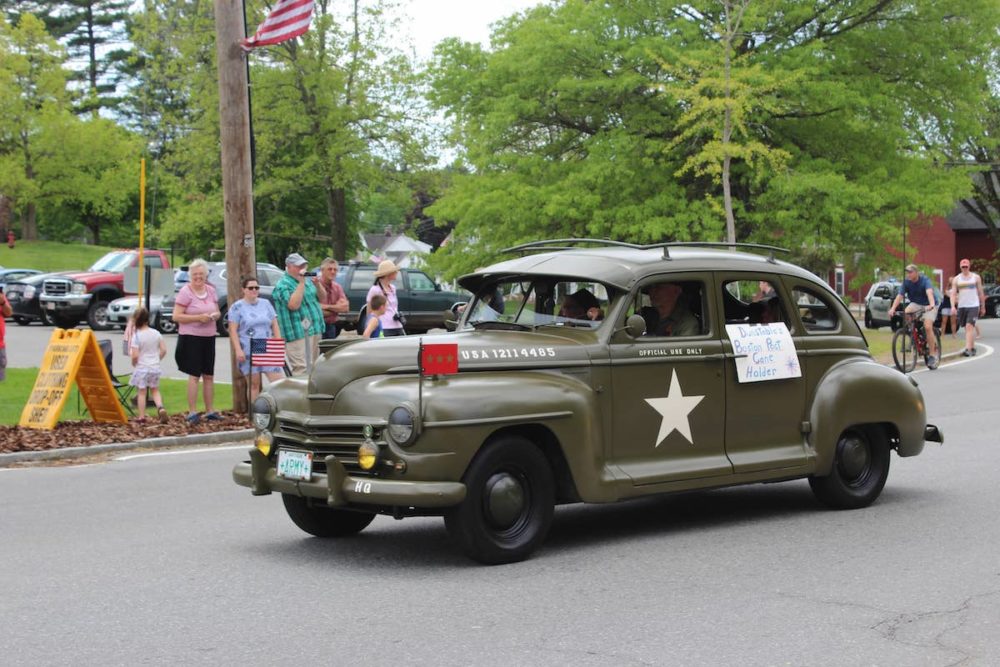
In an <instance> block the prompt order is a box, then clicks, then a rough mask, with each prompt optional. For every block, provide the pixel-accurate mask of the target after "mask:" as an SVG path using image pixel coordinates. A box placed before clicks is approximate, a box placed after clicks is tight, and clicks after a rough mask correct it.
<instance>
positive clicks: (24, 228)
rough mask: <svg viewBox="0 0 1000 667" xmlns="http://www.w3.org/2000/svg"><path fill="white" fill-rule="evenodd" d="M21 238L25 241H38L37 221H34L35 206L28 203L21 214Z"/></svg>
mask: <svg viewBox="0 0 1000 667" xmlns="http://www.w3.org/2000/svg"><path fill="white" fill-rule="evenodd" d="M21 238H23V239H24V240H25V241H37V240H38V220H36V219H35V204H34V203H33V202H32V203H29V204H28V205H27V206H26V207H25V208H24V213H22V214H21Z"/></svg>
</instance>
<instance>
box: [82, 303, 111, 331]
mask: <svg viewBox="0 0 1000 667" xmlns="http://www.w3.org/2000/svg"><path fill="white" fill-rule="evenodd" d="M87 324H88V325H90V328H91V329H93V330H94V331H107V330H108V329H110V328H111V322H110V320H108V302H107V301H104V300H101V299H99V300H96V301H94V302H92V303H91V304H90V308H88V309H87Z"/></svg>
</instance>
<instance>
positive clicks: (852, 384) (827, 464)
mask: <svg viewBox="0 0 1000 667" xmlns="http://www.w3.org/2000/svg"><path fill="white" fill-rule="evenodd" d="M810 424H811V427H812V428H811V433H810V438H809V441H810V444H811V445H812V447H813V448H814V450H815V452H816V473H817V474H819V475H826V474H828V473H829V471H830V469H831V467H832V465H833V456H834V452H835V449H836V445H837V441H838V439H839V438H840V435H841V434H842V433H843V432H844V431H845V430H846V429H847V428H849V427H851V426H855V425H860V424H883V425H886V426H888V427H889V428H890V430H891V435H897V436H898V438H899V442H898V443H897V444H896V449H897V453H898V454H899V455H900V456H916V455H917V454H919V453H920V452H921V451H923V448H924V427H925V426H926V425H927V412H926V409H925V406H924V397H923V395H922V394H921V393H920V389H919V388H918V387H917V383H916V381H914V380H913V379H912V378H911V377H910V376H908V375H903V374H901V373H899V372H897V371H896V370H894V369H891V368H889V367H888V366H883V365H881V364H877V363H875V362H873V361H870V360H867V359H856V360H846V361H843V362H841V363H839V364H837V365H835V366H833V367H832V368H830V370H829V371H827V373H826V374H825V375H824V376H823V378H822V379H821V380H820V382H819V385H818V386H817V389H816V393H815V395H814V397H813V402H812V408H811V411H810Z"/></svg>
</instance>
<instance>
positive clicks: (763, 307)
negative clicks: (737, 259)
mask: <svg viewBox="0 0 1000 667" xmlns="http://www.w3.org/2000/svg"><path fill="white" fill-rule="evenodd" d="M722 303H723V307H724V309H725V312H726V323H727V324H774V323H776V322H784V323H785V325H788V324H789V319H788V309H787V308H786V307H785V304H783V303H782V301H781V295H780V294H779V293H778V290H777V288H776V281H775V280H773V279H772V280H768V279H755V280H730V281H728V282H725V283H723V286H722Z"/></svg>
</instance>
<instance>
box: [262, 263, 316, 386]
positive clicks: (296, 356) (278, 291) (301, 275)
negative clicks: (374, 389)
mask: <svg viewBox="0 0 1000 667" xmlns="http://www.w3.org/2000/svg"><path fill="white" fill-rule="evenodd" d="M308 266H309V262H308V261H306V258H305V257H303V256H302V255H300V254H299V253H297V252H293V253H292V254H291V255H289V256H288V257H286V258H285V275H283V276H282V277H281V280H279V281H278V284H277V285H275V286H274V290H273V291H272V292H271V300H272V301H273V302H274V310H275V312H276V313H277V314H278V326H279V327H280V328H281V337H282V338H284V339H285V341H286V354H287V355H288V365H289V367H290V368H291V370H292V375H303V374H305V372H306V371H307V369H308V366H309V364H310V363H311V362H312V361H315V360H316V358H317V356H319V337H320V335H321V334H322V333H323V327H324V324H323V311H322V309H321V308H320V305H319V296H318V295H317V293H316V286H315V285H314V284H313V281H311V280H307V279H306V269H307V268H308Z"/></svg>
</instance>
